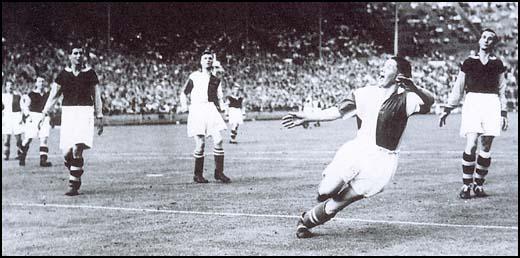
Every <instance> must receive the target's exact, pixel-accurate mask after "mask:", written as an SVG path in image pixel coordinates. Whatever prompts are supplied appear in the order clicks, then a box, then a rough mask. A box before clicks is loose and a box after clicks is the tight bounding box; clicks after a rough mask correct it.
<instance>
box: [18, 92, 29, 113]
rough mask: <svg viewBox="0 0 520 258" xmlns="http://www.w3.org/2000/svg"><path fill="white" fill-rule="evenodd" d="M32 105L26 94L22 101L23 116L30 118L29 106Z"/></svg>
mask: <svg viewBox="0 0 520 258" xmlns="http://www.w3.org/2000/svg"><path fill="white" fill-rule="evenodd" d="M30 105H31V98H29V95H27V94H24V95H23V96H22V98H21V99H20V109H21V110H22V114H23V115H24V116H25V117H27V116H29V106H30Z"/></svg>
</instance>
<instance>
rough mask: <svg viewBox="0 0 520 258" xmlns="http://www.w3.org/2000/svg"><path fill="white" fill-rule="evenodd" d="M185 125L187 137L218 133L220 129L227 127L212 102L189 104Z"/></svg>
mask: <svg viewBox="0 0 520 258" xmlns="http://www.w3.org/2000/svg"><path fill="white" fill-rule="evenodd" d="M187 127H188V137H193V136H196V135H206V136H215V135H217V134H218V135H220V131H222V130H226V129H227V127H226V123H225V122H224V119H222V116H221V115H220V113H219V112H218V110H217V107H216V106H215V104H213V103H212V102H208V103H195V104H192V105H190V108H189V114H188V126H187Z"/></svg>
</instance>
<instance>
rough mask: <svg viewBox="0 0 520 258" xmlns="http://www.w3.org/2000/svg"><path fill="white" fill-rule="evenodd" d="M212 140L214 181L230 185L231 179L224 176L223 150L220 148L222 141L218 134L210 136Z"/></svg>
mask: <svg viewBox="0 0 520 258" xmlns="http://www.w3.org/2000/svg"><path fill="white" fill-rule="evenodd" d="M212 138H213V146H214V147H213V155H214V157H215V179H216V180H220V181H221V182H223V183H230V182H231V179H229V177H227V176H226V175H224V148H223V147H222V143H223V141H224V140H223V139H222V136H221V135H220V132H219V133H215V134H213V135H212Z"/></svg>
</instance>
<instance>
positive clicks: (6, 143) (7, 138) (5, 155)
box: [3, 134, 11, 160]
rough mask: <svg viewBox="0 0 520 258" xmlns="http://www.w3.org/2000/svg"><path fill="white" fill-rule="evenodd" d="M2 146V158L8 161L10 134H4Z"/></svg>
mask: <svg viewBox="0 0 520 258" xmlns="http://www.w3.org/2000/svg"><path fill="white" fill-rule="evenodd" d="M3 146H4V151H3V158H4V160H9V154H10V152H11V135H10V134H5V138H4V145H3Z"/></svg>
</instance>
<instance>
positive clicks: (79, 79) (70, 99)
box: [56, 69, 99, 106]
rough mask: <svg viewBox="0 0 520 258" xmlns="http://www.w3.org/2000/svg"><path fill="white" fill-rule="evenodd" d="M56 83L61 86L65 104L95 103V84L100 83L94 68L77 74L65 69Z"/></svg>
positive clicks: (85, 104) (91, 104)
mask: <svg viewBox="0 0 520 258" xmlns="http://www.w3.org/2000/svg"><path fill="white" fill-rule="evenodd" d="M56 83H57V84H59V85H60V86H61V91H62V93H63V104H62V105H63V106H93V105H94V97H95V86H96V84H98V83H99V80H98V77H97V75H96V73H95V72H94V70H92V69H89V70H82V71H81V72H80V73H79V74H78V76H75V75H74V74H73V73H72V71H71V70H69V69H65V70H63V71H62V72H61V73H60V74H58V77H56Z"/></svg>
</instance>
